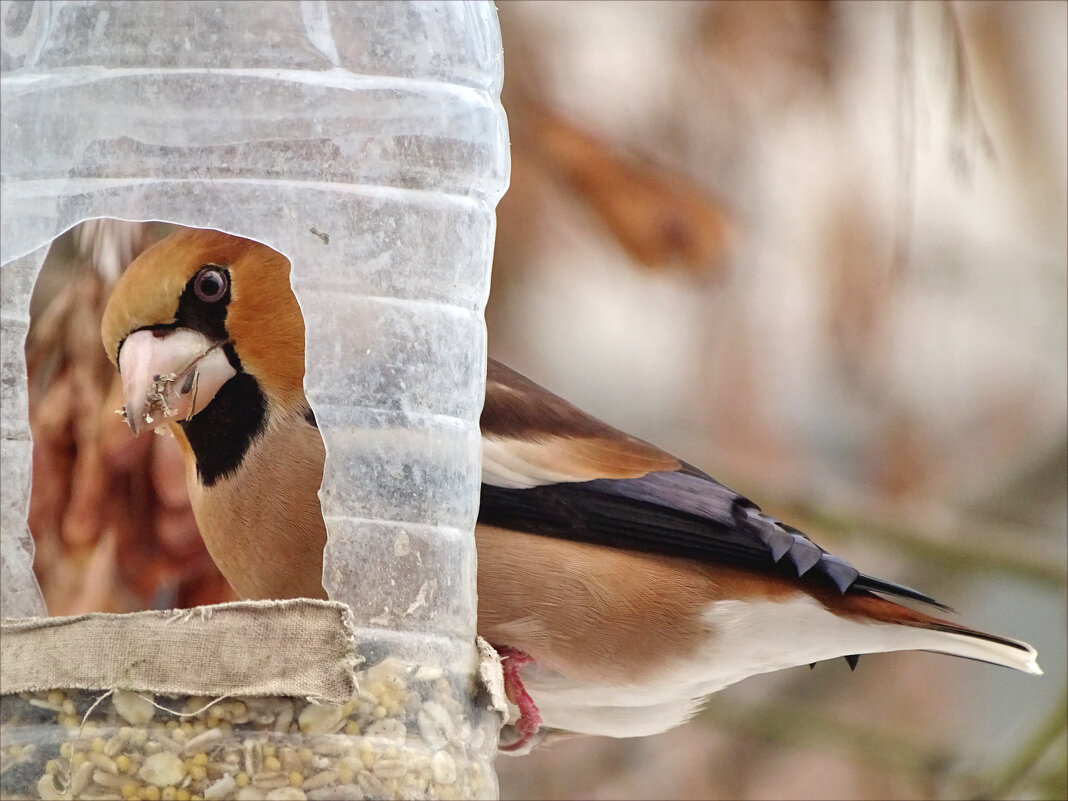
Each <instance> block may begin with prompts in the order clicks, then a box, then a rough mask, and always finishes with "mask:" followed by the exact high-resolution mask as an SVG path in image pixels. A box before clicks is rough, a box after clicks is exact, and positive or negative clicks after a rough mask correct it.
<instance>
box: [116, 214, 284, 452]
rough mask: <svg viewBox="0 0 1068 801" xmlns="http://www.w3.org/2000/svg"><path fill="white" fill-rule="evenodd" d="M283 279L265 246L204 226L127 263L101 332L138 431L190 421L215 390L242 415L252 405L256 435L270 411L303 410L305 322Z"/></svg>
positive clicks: (279, 263) (223, 408)
mask: <svg viewBox="0 0 1068 801" xmlns="http://www.w3.org/2000/svg"><path fill="white" fill-rule="evenodd" d="M289 272H290V265H289V261H288V260H287V259H286V258H285V257H284V256H282V255H281V254H280V253H278V252H276V251H275V250H273V249H271V248H269V247H267V246H266V245H263V244H261V243H259V242H255V241H253V240H250V239H243V238H241V237H238V236H233V235H230V234H226V233H223V232H221V231H214V230H202V229H183V230H180V231H178V232H177V233H174V234H171V235H170V236H168V237H167V238H166V239H163V240H161V241H160V242H158V243H156V244H155V245H153V246H152V247H150V248H148V249H147V250H146V251H144V252H143V253H142V254H141V255H140V256H138V258H137V259H135V260H134V261H133V263H132V264H131V265H130V267H129V268H128V269H127V270H126V272H125V273H124V274H123V275H122V277H121V278H120V280H119V281H118V283H117V284H116V286H115V289H114V291H113V293H112V295H111V298H110V299H109V301H108V304H107V308H106V309H105V311H104V317H103V320H102V323H101V334H102V338H103V342H104V348H105V350H106V351H107V354H108V357H109V358H110V359H111V361H112V363H113V364H115V365H116V366H117V367H118V368H119V373H120V375H121V378H122V387H123V399H124V411H125V416H126V420H127V422H128V423H129V425H130V427H131V428H132V429H133V431H134V433H135V434H139V433H140V432H142V431H146V430H149V429H152V428H156V427H158V426H160V425H164V424H168V423H180V424H185V423H188V422H190V421H192V420H193V419H194V418H195V417H196V416H197V415H200V414H201V413H202V412H204V410H205V409H208V408H211V407H212V404H213V401H217V400H218V399H219V397H220V393H223V394H224V395H225V394H228V393H229V394H233V393H239V394H240V396H241V398H240V400H241V403H240V404H236V403H231V404H229V406H233V407H234V409H237V408H240V409H242V410H243V411H242V412H241V413H242V414H244V415H248V414H250V412H249V408H250V407H249V403H248V402H249V400H250V399H251V400H252V401H254V403H253V404H252V405H253V406H254V407H255V406H259V407H260V411H261V412H262V414H261V415H260V420H259V421H258V424H259V426H260V427H261V428H262V425H263V423H264V419H265V417H266V412H267V409H269V408H270V407H271V406H278V407H281V408H286V407H289V408H296V407H298V406H300V405H301V404H303V402H304V396H303V378H304V322H303V317H302V316H301V313H300V307H299V306H298V305H297V301H296V297H295V296H294V295H293V292H292V289H291V288H290V283H289ZM215 405H216V407H217V409H216V412H217V413H219V412H222V413H225V414H229V413H231V412H233V409H227V404H226V403H224V402H222V401H218V402H217V403H216V404H215Z"/></svg>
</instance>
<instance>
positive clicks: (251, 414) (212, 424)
mask: <svg viewBox="0 0 1068 801" xmlns="http://www.w3.org/2000/svg"><path fill="white" fill-rule="evenodd" d="M180 425H181V426H182V430H183V431H185V436H186V438H187V439H188V440H189V444H190V446H191V447H192V448H193V455H195V456H196V459H197V475H198V476H199V477H200V483H201V484H203V485H204V486H205V487H210V486H212V485H214V484H215V483H216V482H218V481H219V479H221V478H225V477H226V476H228V475H230V474H232V473H233V472H235V471H236V470H237V468H238V467H239V466H240V464H241V462H242V460H243V459H244V458H245V454H246V453H248V449H249V448H250V447H251V446H252V443H253V442H254V441H255V439H256V437H258V436H259V435H260V434H262V433H263V430H264V429H265V428H266V427H267V398H266V397H265V396H264V394H263V390H261V389H260V385H259V383H258V382H257V381H256V379H255V378H253V377H252V376H251V375H249V374H248V373H240V372H239V373H238V374H237V375H235V376H234V377H233V378H231V379H230V380H229V381H227V382H226V383H225V384H223V386H222V388H221V389H220V390H219V391H218V392H217V393H216V394H215V397H214V398H212V400H211V403H209V404H208V405H207V406H206V407H204V409H203V410H202V411H201V412H200V413H198V414H197V415H195V416H194V417H193V418H192V419H191V420H184V421H182V422H181V424H180Z"/></svg>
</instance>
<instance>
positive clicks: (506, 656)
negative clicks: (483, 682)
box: [494, 645, 541, 751]
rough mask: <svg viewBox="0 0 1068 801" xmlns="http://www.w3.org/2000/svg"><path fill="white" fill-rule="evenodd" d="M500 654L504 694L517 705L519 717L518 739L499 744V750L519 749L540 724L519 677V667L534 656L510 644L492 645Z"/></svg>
mask: <svg viewBox="0 0 1068 801" xmlns="http://www.w3.org/2000/svg"><path fill="white" fill-rule="evenodd" d="M494 647H495V648H496V649H497V653H498V654H500V656H501V668H502V670H503V671H504V694H505V695H506V696H508V700H509V701H511V702H512V703H513V704H515V705H516V706H517V707H519V719H518V720H517V721H516V722H515V724H514V727H515V730H516V731H517V732H518V733H519V740H517V741H516V742H514V743H511V744H509V745H503V746H501V748H500V750H501V751H519V750H521V749H523V748H524V747H525V746H526V745H527V744H528V743H529V742H530V739H531V738H532V737H533V736H534V735H535V734H537V733H538V728H539V727H540V726H541V713H539V712H538V707H537V705H536V704H535V703H534V699H533V698H531V697H530V693H528V692H527V690H526V688H525V687H524V686H523V681H522V679H520V678H519V668H521V667H523V665H527V664H530V663H531V662H533V661H534V658H533V657H532V656H531V655H530V654H528V653H527V652H526V651H520V650H519V649H518V648H512V647H510V646H507V645H505V646H494Z"/></svg>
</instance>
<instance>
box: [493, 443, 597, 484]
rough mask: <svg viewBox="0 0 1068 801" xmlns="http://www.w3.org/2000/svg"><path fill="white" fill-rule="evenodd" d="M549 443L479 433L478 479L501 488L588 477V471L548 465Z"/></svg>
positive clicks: (556, 482) (587, 478) (550, 448)
mask: <svg viewBox="0 0 1068 801" xmlns="http://www.w3.org/2000/svg"><path fill="white" fill-rule="evenodd" d="M552 451H553V444H552V441H551V440H550V441H548V442H519V441H517V440H514V439H494V438H492V437H486V436H483V437H482V482H483V483H484V484H492V485H493V486H495V487H504V488H505V489H530V488H531V487H540V486H542V485H544V484H558V483H560V482H571V481H589V480H590V479H591V478H597V476H591V475H589V473H585V474H583V473H579V472H577V471H571V472H569V471H566V470H560V469H557V468H553V467H549V466H548V465H549V464H550V463H551V462H552V455H553V453H552Z"/></svg>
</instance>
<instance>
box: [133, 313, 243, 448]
mask: <svg viewBox="0 0 1068 801" xmlns="http://www.w3.org/2000/svg"><path fill="white" fill-rule="evenodd" d="M225 344H226V343H225V342H212V341H211V340H210V339H208V338H207V337H206V336H204V335H203V334H201V333H199V332H197V331H193V330H191V329H189V328H176V329H173V330H155V331H152V330H144V331H135V332H134V333H132V334H130V335H129V336H128V337H126V340H125V341H124V342H123V343H122V349H121V350H120V351H119V374H120V375H121V377H122V397H123V415H124V417H125V419H126V422H127V423H129V425H130V428H132V429H133V432H134V434H140V433H141V432H142V431H147V430H149V429H152V428H156V427H158V426H161V425H164V424H166V423H171V422H176V421H180V420H188V419H190V418H191V417H193V415H195V414H197V413H198V412H200V411H201V410H202V409H203V408H204V407H205V406H207V405H208V404H209V403H210V402H211V400H212V398H214V397H215V393H216V392H218V391H219V390H220V389H221V388H222V386H223V384H225V383H226V382H227V381H229V380H230V379H231V378H233V377H234V376H235V375H236V374H237V372H236V371H235V370H234V368H233V365H231V364H230V360H229V359H227V358H226V353H225V352H224V351H223V347H222V346H223V345H225Z"/></svg>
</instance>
